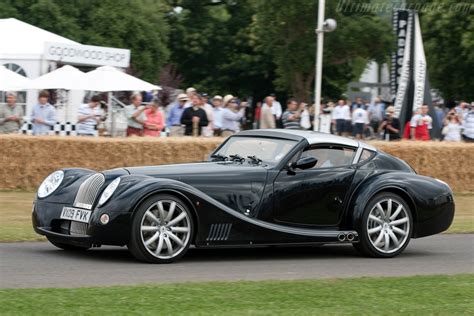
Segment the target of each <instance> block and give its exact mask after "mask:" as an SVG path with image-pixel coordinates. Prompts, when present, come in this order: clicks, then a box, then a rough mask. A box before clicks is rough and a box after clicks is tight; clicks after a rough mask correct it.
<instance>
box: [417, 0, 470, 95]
mask: <svg viewBox="0 0 474 316" xmlns="http://www.w3.org/2000/svg"><path fill="white" fill-rule="evenodd" d="M437 2H439V3H441V4H443V5H444V7H445V8H451V9H449V10H448V9H445V10H431V11H429V12H426V13H423V14H422V15H421V30H422V33H423V40H424V44H425V54H426V58H427V62H428V76H429V79H430V81H431V86H432V87H433V88H438V89H439V90H440V91H441V92H442V95H443V97H444V98H445V99H448V100H461V99H464V100H473V99H474V80H472V74H473V69H474V19H473V17H472V11H463V10H462V8H463V7H456V5H466V4H468V3H458V1H456V0H444V1H437ZM470 5H471V7H470V8H471V10H474V5H473V4H470ZM456 8H458V9H456ZM467 8H468V7H465V9H467Z"/></svg>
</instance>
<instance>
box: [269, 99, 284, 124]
mask: <svg viewBox="0 0 474 316" xmlns="http://www.w3.org/2000/svg"><path fill="white" fill-rule="evenodd" d="M270 96H271V97H272V98H273V106H272V113H273V115H275V119H276V120H277V121H278V120H280V119H281V116H282V114H283V110H282V108H281V103H280V102H278V100H277V99H276V95H275V94H274V93H272V94H270Z"/></svg>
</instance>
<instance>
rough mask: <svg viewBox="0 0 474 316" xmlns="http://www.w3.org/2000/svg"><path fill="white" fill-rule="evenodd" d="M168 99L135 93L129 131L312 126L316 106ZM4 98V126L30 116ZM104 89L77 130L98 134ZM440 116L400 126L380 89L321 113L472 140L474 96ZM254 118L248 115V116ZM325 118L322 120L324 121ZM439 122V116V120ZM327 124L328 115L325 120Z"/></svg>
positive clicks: (377, 134)
mask: <svg viewBox="0 0 474 316" xmlns="http://www.w3.org/2000/svg"><path fill="white" fill-rule="evenodd" d="M185 92H186V93H180V94H178V95H177V97H176V98H175V100H174V101H173V102H171V103H170V104H165V105H163V104H161V103H160V101H159V99H157V98H154V99H152V101H151V102H147V103H144V102H143V98H142V95H141V94H140V93H135V94H132V95H131V97H130V102H129V104H128V105H126V106H125V107H124V113H125V116H126V119H127V129H126V136H128V137H133V136H135V137H143V136H147V137H158V136H160V135H161V133H162V132H163V131H167V133H168V136H173V137H180V136H195V137H198V136H200V137H212V136H217V137H220V136H222V137H228V136H231V135H232V134H234V133H237V132H239V131H240V130H241V129H243V128H249V127H250V128H265V129H268V128H270V129H272V128H285V129H300V130H311V129H312V128H313V120H314V106H308V104H306V103H303V102H298V101H297V100H295V99H293V98H290V99H288V100H287V102H286V107H285V109H283V107H282V105H281V103H280V102H279V101H278V100H277V99H276V96H275V95H274V94H270V95H268V96H266V97H265V98H264V99H263V100H262V102H260V101H258V102H255V106H253V107H252V106H251V105H250V104H249V103H247V102H246V101H244V100H240V99H239V98H237V97H234V96H233V95H230V94H229V95H225V96H224V97H222V96H220V95H215V96H213V97H212V98H210V97H209V96H208V95H207V94H206V93H199V92H198V91H196V89H194V88H192V87H191V88H188V89H186V91H185ZM49 97H50V96H49V93H48V91H41V92H40V93H39V97H38V103H37V104H36V105H35V106H34V107H33V110H32V113H31V116H30V121H31V124H32V134H33V135H47V134H49V133H50V131H51V128H52V126H53V125H54V124H56V121H57V120H56V110H55V107H54V106H53V105H51V104H50V103H49V102H48V100H49ZM6 101H7V102H6V103H5V104H0V132H1V133H18V130H19V129H20V127H21V126H22V123H23V118H24V117H25V116H24V115H25V114H24V113H23V109H22V107H21V106H19V105H17V104H16V94H15V93H14V92H8V93H7V94H6ZM103 105H104V103H103V100H102V99H101V97H100V96H98V95H94V96H92V97H91V98H90V100H89V102H88V103H86V104H82V105H81V106H79V108H78V112H77V123H76V134H77V135H79V136H94V135H97V133H96V130H97V129H98V126H99V125H100V124H102V123H103V122H104V121H105V120H106V116H107V111H106V107H104V106H103ZM434 109H435V111H434V113H435V115H436V120H433V118H432V117H431V116H430V115H429V107H428V106H427V105H423V106H422V107H421V108H420V109H417V110H416V111H415V112H414V113H413V116H412V117H411V119H410V120H409V122H407V123H406V124H405V128H404V130H401V128H402V124H401V123H400V121H399V119H398V118H397V117H396V113H395V108H394V107H393V106H392V105H390V104H388V103H387V102H384V101H382V99H381V98H380V97H377V98H375V99H374V101H373V102H371V103H369V102H368V101H364V100H362V98H356V99H355V100H354V101H353V102H351V101H350V100H344V99H341V100H338V101H337V103H336V104H335V103H333V102H327V103H324V104H322V107H321V114H320V116H321V118H325V119H326V121H327V122H328V124H326V127H327V130H326V132H330V133H333V134H337V135H341V136H345V137H353V138H356V139H365V138H369V139H383V140H387V141H395V140H400V139H402V138H405V139H414V140H430V138H431V137H430V131H431V130H432V129H434V128H435V129H439V132H440V134H441V135H442V137H441V139H442V140H444V141H461V140H465V141H470V142H472V141H474V102H473V103H471V104H469V103H467V102H464V101H461V102H459V103H458V105H457V106H455V107H453V108H447V107H443V106H440V105H439V104H436V105H435V108H434ZM249 121H250V122H249ZM321 122H322V121H321ZM435 122H436V124H434V123H435ZM321 124H322V123H321Z"/></svg>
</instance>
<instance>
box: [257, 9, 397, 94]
mask: <svg viewBox="0 0 474 316" xmlns="http://www.w3.org/2000/svg"><path fill="white" fill-rule="evenodd" d="M254 3H255V4H254V5H255V10H256V14H255V19H254V24H253V29H252V31H253V34H254V38H255V47H256V49H257V51H260V52H263V53H264V54H265V55H267V56H269V58H271V60H272V61H273V63H274V64H275V71H276V77H277V78H276V80H275V84H276V85H277V87H278V88H279V89H281V90H289V91H292V93H293V95H294V97H296V98H297V99H299V100H306V101H310V99H311V98H310V96H311V93H312V90H313V89H312V87H313V82H314V76H315V67H314V65H315V50H316V37H315V27H316V24H317V23H316V22H317V21H316V17H317V1H306V0H293V1H287V0H271V1H265V0H258V1H255V2H254ZM336 6H337V2H336V1H328V2H326V16H327V17H331V18H334V19H336V21H337V22H338V28H337V30H336V31H335V32H333V33H330V34H327V35H326V36H325V44H324V45H325V47H324V58H323V65H324V71H323V88H322V91H323V93H324V95H325V96H329V97H339V96H340V94H341V93H342V92H343V91H344V90H345V88H346V84H347V83H348V82H349V81H351V80H352V79H354V78H355V77H357V76H358V75H360V73H354V70H355V69H360V67H355V65H356V64H360V60H361V59H363V60H365V62H368V61H369V60H376V61H378V62H384V61H386V60H387V58H388V56H389V54H390V52H391V49H392V44H393V40H392V32H391V27H390V24H389V23H387V22H384V21H382V20H381V19H380V18H378V17H377V16H374V15H372V14H369V13H365V14H357V13H353V12H339V11H338V10H336Z"/></svg>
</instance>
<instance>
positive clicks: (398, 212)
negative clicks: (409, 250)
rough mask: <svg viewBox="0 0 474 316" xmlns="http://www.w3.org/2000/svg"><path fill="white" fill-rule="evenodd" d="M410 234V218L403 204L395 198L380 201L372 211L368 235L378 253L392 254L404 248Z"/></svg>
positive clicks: (368, 222) (369, 218)
mask: <svg viewBox="0 0 474 316" xmlns="http://www.w3.org/2000/svg"><path fill="white" fill-rule="evenodd" d="M409 233H410V218H409V215H408V211H407V210H406V209H405V207H404V206H403V204H402V203H401V202H400V201H398V200H396V199H393V198H389V199H383V200H380V201H378V202H377V203H376V204H375V205H374V206H373V207H372V209H371V210H370V213H369V217H368V220H367V235H368V237H369V240H370V242H371V244H372V246H374V247H375V248H376V249H377V251H380V252H382V253H386V254H390V253H394V252H396V251H398V250H399V249H400V248H402V247H403V246H404V245H405V243H406V242H407V240H408V237H409Z"/></svg>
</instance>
